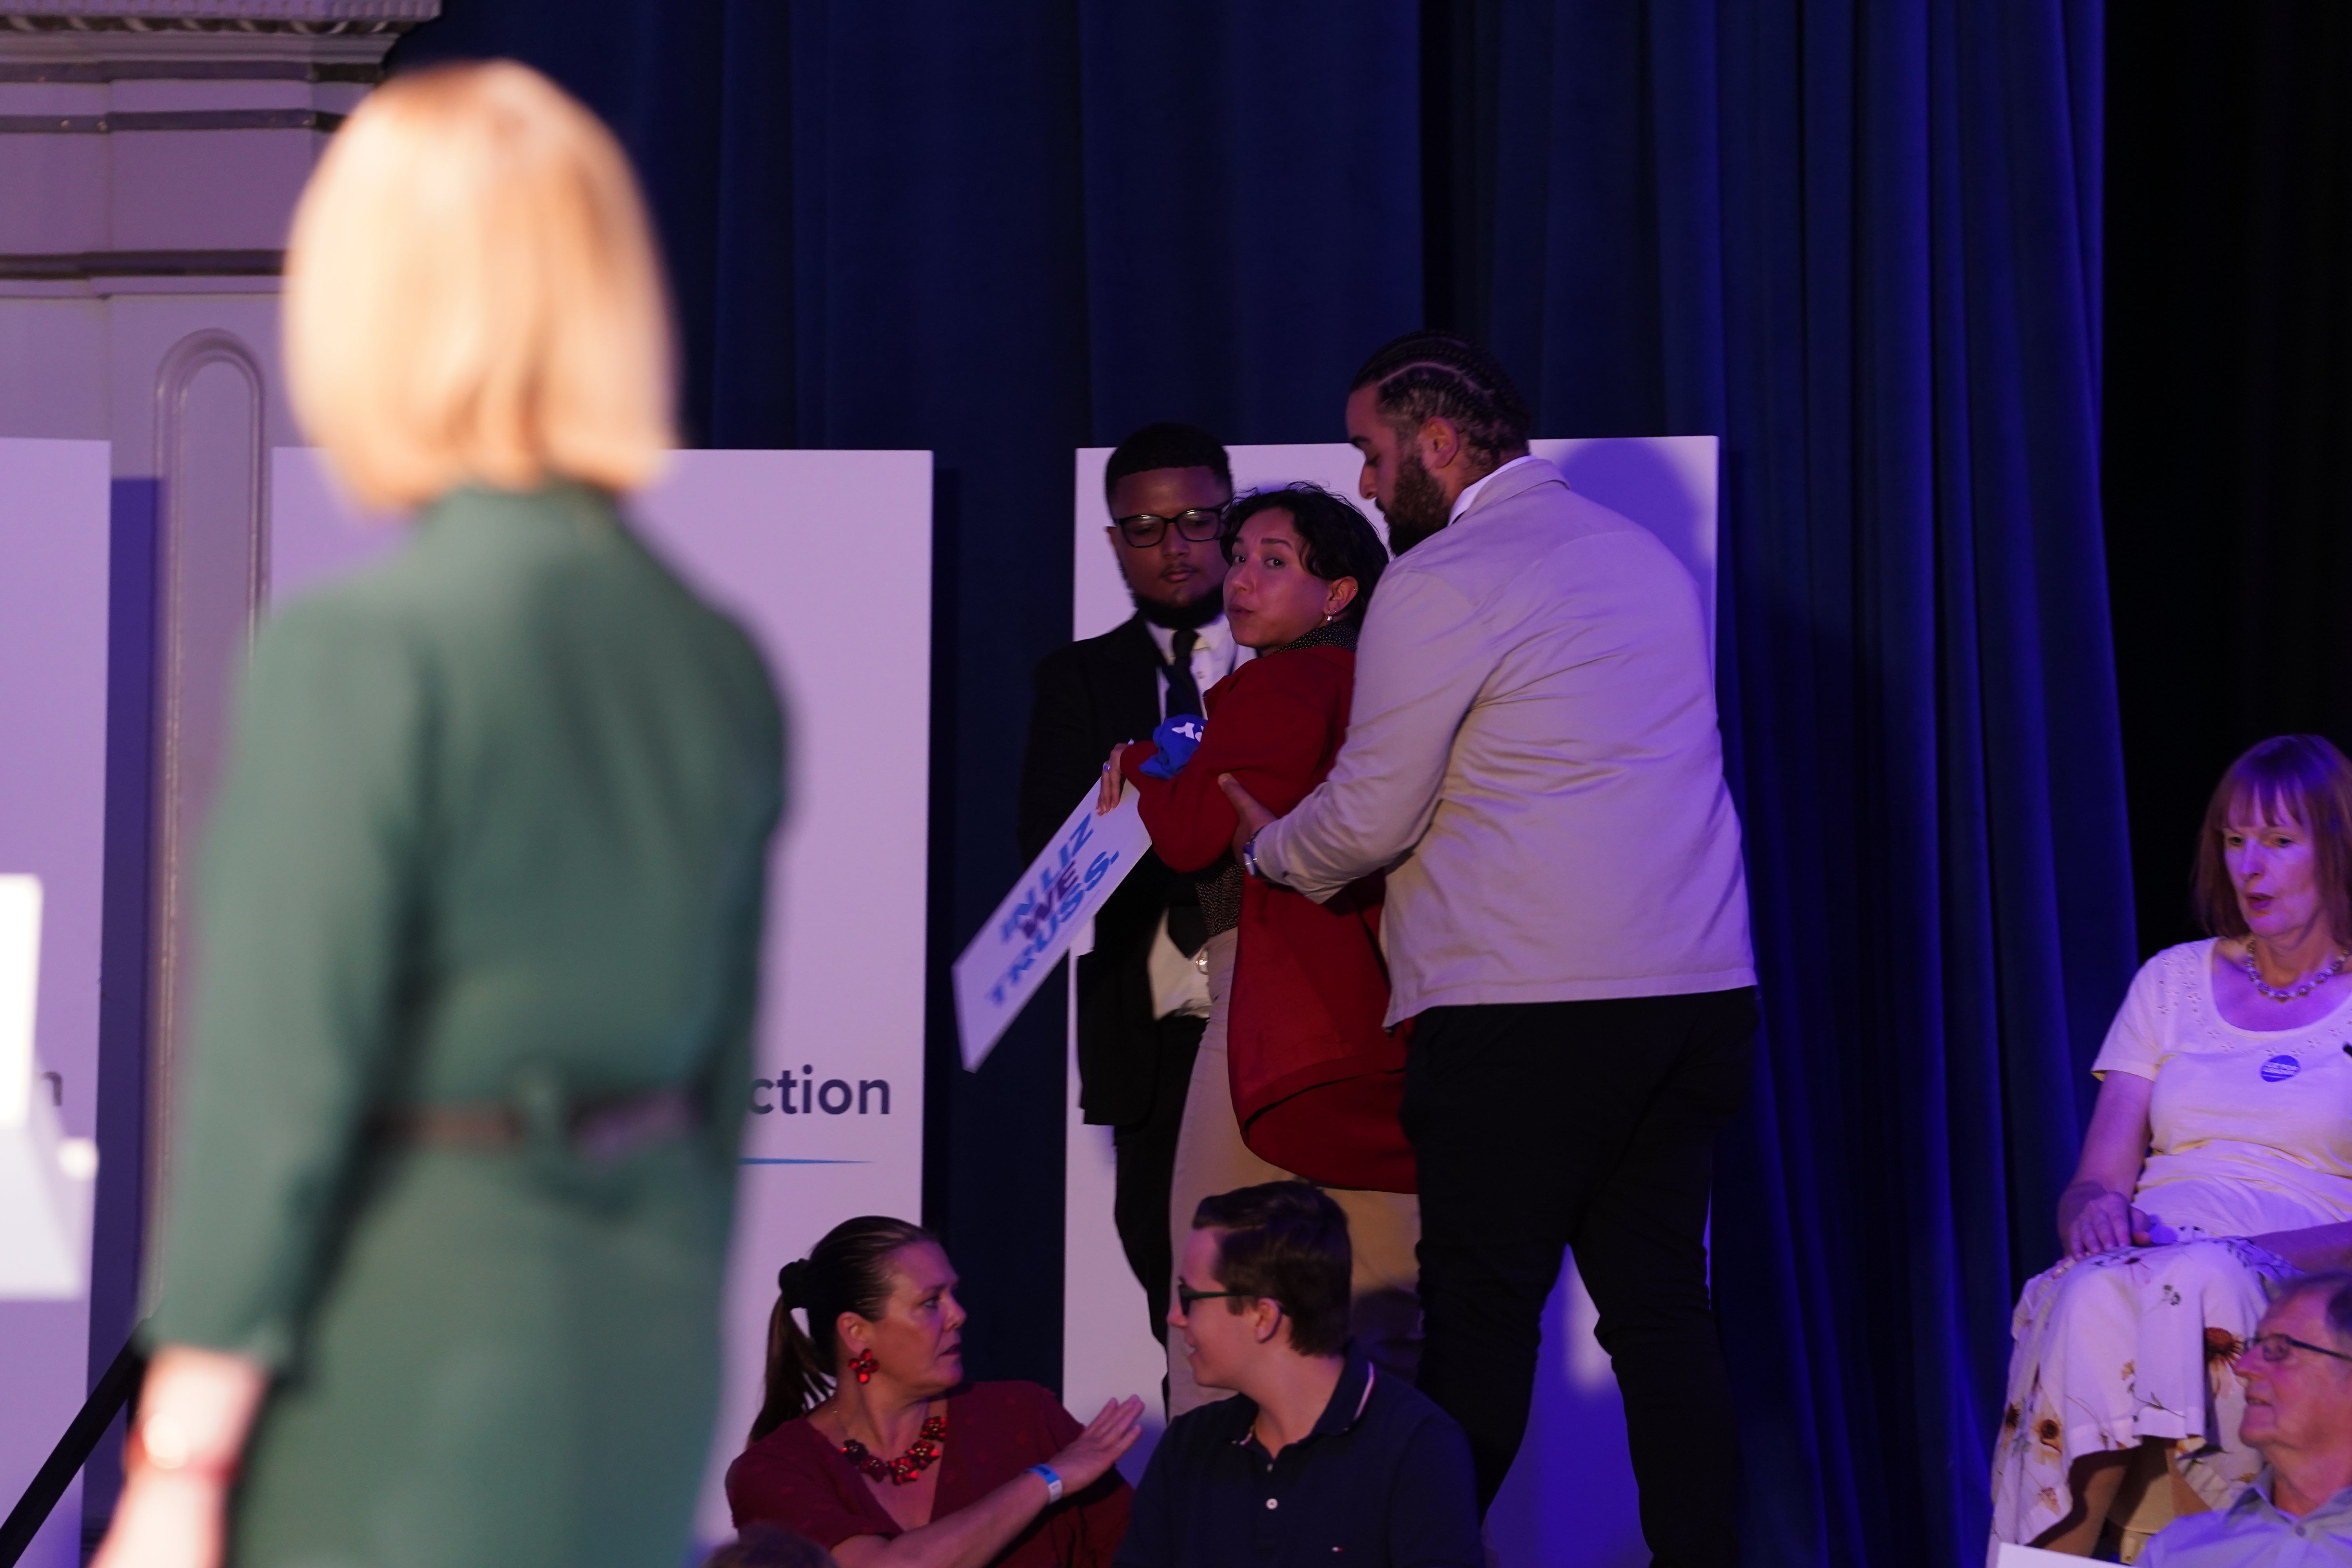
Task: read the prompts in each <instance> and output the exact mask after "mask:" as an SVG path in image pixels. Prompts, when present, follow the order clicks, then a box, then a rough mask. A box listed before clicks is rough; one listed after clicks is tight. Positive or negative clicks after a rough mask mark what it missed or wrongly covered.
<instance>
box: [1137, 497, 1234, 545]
mask: <svg viewBox="0 0 2352 1568" xmlns="http://www.w3.org/2000/svg"><path fill="white" fill-rule="evenodd" d="M1111 521H1112V523H1113V524H1115V525H1116V526H1117V527H1118V536H1119V537H1120V538H1121V539H1123V540H1125V541H1126V542H1128V543H1129V544H1131V545H1133V546H1134V547H1135V548H1136V549H1138V550H1149V549H1150V548H1151V547H1152V546H1153V545H1155V544H1157V543H1159V542H1160V541H1161V540H1163V539H1165V538H1167V537H1168V525H1169V524H1171V523H1173V524H1175V525H1176V536H1177V537H1178V538H1179V539H1189V540H1191V541H1192V542H1193V543H1195V544H1206V543H1208V542H1210V541H1212V540H1213V539H1215V538H1216V537H1217V536H1218V535H1219V534H1221V533H1223V532H1224V531H1225V509H1224V508H1223V507H1221V506H1216V507H1209V506H1196V507H1192V508H1191V509H1189V510H1184V511H1180V512H1178V513H1177V514H1176V515H1175V516H1174V517H1162V516H1160V514H1159V513H1158V512H1156V511H1139V512H1137V513H1136V514H1135V515H1134V516H1132V517H1115V518H1112V519H1111Z"/></svg>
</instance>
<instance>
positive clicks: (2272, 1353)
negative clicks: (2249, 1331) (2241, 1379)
mask: <svg viewBox="0 0 2352 1568" xmlns="http://www.w3.org/2000/svg"><path fill="white" fill-rule="evenodd" d="M2246 1348H2247V1349H2248V1350H2250V1351H2252V1352H2254V1353H2255V1354H2257V1355H2259V1356H2261V1357H2262V1358H2263V1360H2264V1361H2266V1362H2269V1363H2271V1364H2272V1365H2273V1366H2275V1365H2277V1364H2278V1363H2280V1362H2283V1361H2284V1360H2286V1358H2287V1357H2289V1356H2291V1355H2293V1354H2294V1352H2297V1351H2309V1352H2311V1353H2312V1354H2314V1355H2324V1356H2327V1357H2329V1358H2331V1359H2332V1360H2336V1361H2352V1355H2346V1354H2345V1353H2344V1352H2342V1351H2332V1350H2329V1349H2328V1348H2327V1347H2326V1345H2315V1344H2313V1343H2312V1342H2310V1341H2308V1340H2299V1339H2296V1338H2295V1337H2294V1335H2293V1334H2256V1335H2255V1336H2254V1337H2253V1338H2252V1339H2250V1340H2248V1341H2247V1342H2246Z"/></svg>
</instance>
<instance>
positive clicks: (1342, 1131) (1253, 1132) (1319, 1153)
mask: <svg viewBox="0 0 2352 1568" xmlns="http://www.w3.org/2000/svg"><path fill="white" fill-rule="evenodd" d="M1355 682H1356V656H1355V654H1354V653H1352V652H1351V651H1349V650H1348V649H1346V648H1340V647H1304V648H1292V649H1288V650H1286V651H1283V652H1277V653H1270V654H1266V655H1265V656H1264V657H1262V658H1255V659H1252V660H1250V661H1249V662H1248V663H1246V664H1244V665H1242V666H1241V667H1240V668H1237V669H1235V670H1234V672H1233V674H1231V675H1229V676H1227V677H1225V679H1223V680H1221V681H1219V682H1217V684H1216V685H1214V686H1213V687H1211V688H1210V689H1209V692H1208V695H1207V697H1206V699H1205V700H1204V701H1203V704H1202V705H1203V706H1204V707H1205V708H1207V710H1208V712H1207V714H1206V715H1205V717H1206V718H1207V721H1208V723H1207V726H1206V729H1205V731H1203V733H1202V739H1201V745H1200V749H1199V750H1197V751H1195V752H1193V753H1192V760H1191V761H1190V762H1188V763H1185V765H1184V767H1183V770H1182V771H1181V772H1180V773H1178V774H1177V775H1176V776H1175V777H1174V778H1172V779H1159V778H1153V777H1151V776H1150V775H1149V774H1147V773H1144V772H1143V771H1142V767H1143V764H1144V763H1146V762H1148V761H1150V758H1151V757H1152V755H1153V754H1154V753H1155V752H1157V750H1158V748H1157V747H1156V746H1154V745H1153V744H1151V742H1141V743H1139V744H1137V745H1133V746H1129V748H1128V749H1127V750H1126V752H1124V753H1122V754H1121V756H1120V758H1119V769H1120V772H1122V773H1125V774H1126V776H1127V778H1128V780H1129V783H1130V784H1133V785H1134V786H1135V788H1136V789H1137V791H1138V792H1139V795H1140V796H1141V799H1140V801H1139V805H1140V806H1141V809H1142V813H1143V822H1144V826H1147V827H1149V828H1150V830H1151V847H1152V848H1153V849H1154V850H1155V851H1156V852H1157V853H1158V854H1159V856H1160V858H1161V859H1162V860H1165V861H1166V862H1167V863H1168V864H1169V865H1171V866H1172V867H1174V868H1176V869H1177V870H1180V871H1199V870H1205V869H1206V868H1208V867H1210V866H1212V865H1213V864H1215V863H1216V860H1217V858H1218V857H1219V856H1221V855H1223V853H1225V851H1227V850H1228V849H1230V848H1231V847H1233V839H1234V827H1235V826H1237V820H1236V818H1235V816H1234V808H1233V806H1232V805H1231V804H1230V803H1229V802H1227V801H1226V799H1225V795H1224V792H1223V790H1221V789H1219V788H1218V787H1217V775H1218V774H1220V773H1231V774H1233V775H1234V781H1235V782H1236V783H1238V784H1241V786H1242V787H1243V788H1244V789H1246V790H1248V791H1249V793H1250V794H1251V795H1254V796H1255V797H1256V798H1257V799H1258V800H1259V801H1260V802H1262V803H1263V804H1264V805H1265V807H1266V809H1268V810H1269V811H1272V812H1275V813H1276V814H1277V815H1278V814H1280V813H1283V812H1286V811H1288V810H1290V809H1291V807H1293V806H1295V805H1297V804H1298V803H1299V802H1300V801H1302V800H1304V799H1306V798H1307V792H1308V791H1310V790H1312V789H1313V788H1314V787H1315V786H1316V785H1317V784H1321V783H1322V782H1323V778H1324V775H1325V774H1327V773H1329V772H1330V771H1331V763H1332V760H1333V759H1334V758H1336V757H1337V756H1338V755H1339V742H1341V741H1342V740H1344V739H1346V737H1347V733H1348V710H1349V700H1350V698H1351V697H1352V695H1353V693H1354V690H1355ZM1380 929H1381V879H1379V878H1377V877H1373V878H1368V879H1365V880H1364V881H1362V882H1359V883H1357V884H1355V885H1354V886H1353V887H1350V888H1349V889H1346V890H1345V891H1344V892H1342V893H1340V894H1339V895H1338V896H1337V897H1335V898H1333V899H1332V900H1330V902H1328V903H1325V904H1318V903H1317V902H1316V901H1315V900H1312V899H1309V898H1307V897H1306V896H1305V895H1304V894H1300V893H1294V892H1292V891H1290V890H1289V889H1286V888H1277V887H1275V886H1273V885H1272V884H1270V883H1267V882H1264V881H1261V880H1259V879H1256V878H1255V877H1253V878H1250V879H1248V880H1247V881H1245V882H1244V883H1243V884H1242V914H1241V931H1240V942H1239V946H1238V948H1237V950H1236V952H1235V955H1234V990H1233V996H1232V998H1231V999H1230V1001H1229V1002H1228V1004H1227V1021H1226V1061H1227V1066H1228V1072H1229V1074H1230V1076H1231V1079H1232V1084H1233V1095H1234V1115H1235V1117H1236V1118H1237V1119H1238V1120H1239V1121H1240V1122H1241V1130H1242V1141H1243V1142H1245V1143H1247V1144H1248V1145H1249V1147H1250V1149H1251V1151H1252V1152H1255V1153H1256V1154H1257V1155H1258V1156H1259V1157H1260V1158H1261V1159H1264V1160H1266V1161H1268V1162H1270V1163H1274V1164H1276V1165H1279V1166H1281V1167H1282V1168H1283V1169H1284V1170H1286V1171H1295V1172H1297V1173H1298V1174H1300V1175H1302V1176H1304V1177H1306V1178H1307V1179H1308V1180H1309V1181H1314V1182H1320V1183H1323V1184H1327V1185H1329V1186H1335V1187H1369V1188H1372V1189H1375V1190H1378V1191H1383V1192H1392V1193H1409V1192H1412V1191H1413V1190H1414V1180H1413V1163H1412V1145H1411V1144H1409V1143H1407V1142H1405V1138H1404V1131H1403V1129H1402V1126H1401V1125H1400V1123H1399V1121H1398V1111H1399V1109H1400V1107H1401V1106H1402V1102H1403V1098H1404V1037H1403V1034H1402V1031H1400V1032H1399V1033H1398V1034H1397V1035H1395V1036H1391V1035H1390V1034H1389V1032H1388V1031H1387V1030H1385V1029H1383V1028H1382V1027H1381V1016H1382V1015H1384V1014H1385V1013H1386V1012H1387V1011H1388V1005H1389V977H1388V966H1387V964H1386V963H1384V962H1383V961H1382V959H1381V945H1380Z"/></svg>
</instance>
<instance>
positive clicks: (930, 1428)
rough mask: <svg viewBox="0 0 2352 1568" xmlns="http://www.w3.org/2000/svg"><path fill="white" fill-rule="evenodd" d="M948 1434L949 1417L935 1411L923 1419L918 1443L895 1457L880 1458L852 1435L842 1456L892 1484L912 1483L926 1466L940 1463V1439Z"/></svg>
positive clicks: (875, 1476)
mask: <svg viewBox="0 0 2352 1568" xmlns="http://www.w3.org/2000/svg"><path fill="white" fill-rule="evenodd" d="M947 1435H948V1418H947V1417H946V1416H944V1415H934V1416H932V1417H931V1418H930V1419H929V1420H928V1421H925V1422H924V1423H923V1429H922V1431H921V1433H920V1434H919V1435H918V1436H916V1438H915V1446H914V1447H911V1448H909V1449H908V1450H907V1451H906V1452H905V1453H903V1454H901V1455H899V1456H898V1458H895V1459H877V1458H875V1457H874V1456H873V1454H872V1453H871V1452H870V1451H868V1450H867V1448H866V1445H865V1444H863V1443H861V1442H859V1441H858V1440H857V1439H856V1438H855V1437H852V1438H850V1439H849V1441H847V1442H845V1443H844V1444H843V1445H842V1446H841V1457H842V1458H845V1459H847V1460H848V1461H849V1462H850V1463H851V1464H853V1465H855V1466H856V1467H857V1468H859V1469H860V1470H862V1471H864V1472H865V1473H866V1474H867V1475H869V1476H871V1477H873V1478H874V1479H876V1480H877V1481H888V1482H889V1483H890V1484H891V1485H892V1486H899V1487H903V1486H908V1485H911V1484H912V1483H913V1482H914V1480H915V1479H917V1478H918V1477H919V1476H920V1475H921V1474H922V1473H923V1472H924V1471H925V1470H927V1469H929V1468H931V1467H932V1466H933V1465H935V1464H937V1463H939V1458H940V1438H942V1437H945V1436H947Z"/></svg>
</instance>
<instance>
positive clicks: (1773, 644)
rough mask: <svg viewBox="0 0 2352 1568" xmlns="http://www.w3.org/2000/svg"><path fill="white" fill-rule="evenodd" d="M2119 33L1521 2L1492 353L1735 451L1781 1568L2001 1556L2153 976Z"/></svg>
mask: <svg viewBox="0 0 2352 1568" xmlns="http://www.w3.org/2000/svg"><path fill="white" fill-rule="evenodd" d="M2101 26H2102V12H2101V5H2100V4H2099V3H2098V0H1878V3H1874V4H1867V5H1864V4H1859V3H1827V4H1824V3H1819V0H1723V3H1717V0H1658V3H1654V4H1651V5H1644V6H1638V7H1637V6H1630V5H1545V4H1538V3H1533V0H1501V3H1499V4H1487V5H1476V6H1474V7H1465V8H1464V10H1463V12H1462V13H1461V14H1460V16H1459V17H1458V19H1457V26H1455V27H1454V30H1453V32H1452V33H1451V35H1450V38H1449V41H1448V47H1449V48H1450V49H1451V50H1452V52H1453V55H1454V58H1453V60H1452V61H1451V62H1450V68H1452V69H1453V70H1454V72H1455V73H1456V75H1457V76H1460V77H1466V78H1468V79H1474V80H1476V81H1478V82H1480V83H1481V84H1482V87H1483V91H1482V92H1480V93H1479V94H1478V95H1477V96H1476V100H1475V101H1476V102H1477V104H1478V105H1479V106H1480V109H1479V111H1478V112H1477V113H1475V114H1473V115H1472V116H1471V117H1469V118H1468V119H1467V120H1465V121H1463V122H1462V123H1460V124H1458V125H1457V126H1456V127H1455V128H1454V136H1453V139H1452V140H1453V144H1454V146H1455V147H1457V148H1470V149H1474V150H1480V149H1483V150H1485V152H1484V155H1485V156H1487V157H1489V158H1491V163H1492V167H1493V169H1494V171H1495V173H1494V177H1493V185H1492V189H1491V191H1490V192H1487V193H1486V194H1484V195H1482V196H1481V197H1480V199H1479V201H1478V202H1477V203H1476V204H1475V205H1468V206H1467V207H1466V208H1465V210H1466V211H1467V213H1468V216H1471V217H1473V218H1477V219H1484V220H1485V221H1486V223H1487V224H1488V227H1487V228H1486V231H1485V234H1484V235H1483V237H1477V236H1474V238H1481V239H1482V240H1483V244H1484V245H1485V246H1486V247H1487V248H1486V251H1485V252H1484V254H1483V255H1478V256H1475V258H1474V260H1475V264H1476V266H1477V267H1479V268H1483V269H1484V277H1485V279H1486V291H1485V297H1484V298H1483V299H1480V300H1476V301H1475V306H1476V308H1477V309H1478V310H1481V311H1483V312H1484V313H1485V315H1486V320H1485V321H1483V322H1480V323H1478V324H1481V325H1483V326H1484V327H1485V328H1486V331H1488V332H1489V334H1490V335H1491V338H1492V340H1493V342H1495V343H1496V346H1497V348H1498V349H1499V350H1500V351H1501V353H1503V354H1504V355H1505V356H1506V358H1507V360H1508V361H1509V362H1510V363H1513V364H1514V366H1515V367H1516V368H1517V371H1518V373H1519V374H1521V375H1522V376H1523V377H1524V379H1525V380H1526V382H1527V384H1528V387H1529V390H1530V392H1531V394H1532V395H1534V396H1535V397H1536V398H1537V399H1538V404H1539V408H1540V423H1541V425H1542V426H1543V428H1545V429H1547V430H1559V431H1577V432H1580V433H1581V432H1588V431H1591V432H1609V431H1614V432H1625V433H1632V432H1636V431H1649V430H1666V431H1701V432H1704V431H1714V432H1720V433H1721V434H1722V435H1723V436H1724V437H1725V479H1726V481H1727V482H1726V489H1725V496H1726V501H1725V509H1724V561H1725V567H1726V570H1725V572H1724V575H1723V593H1722V603H1721V611H1722V626H1721V642H1720V651H1721V670H1722V678H1723V679H1722V687H1723V697H1724V713H1725V720H1726V729H1727V739H1728V742H1729V744H1730V755H1731V769H1732V773H1733V776H1734V780H1735V784H1736V787H1737V788H1738V792H1739V796H1740V800H1741V803H1742V807H1743V811H1744V816H1745V823H1746V828H1747V834H1748V867H1749V874H1750V878H1751V882H1750V887H1751V889H1752V893H1753V898H1754V907H1755V913H1756V929H1757V942H1758V948H1759V960H1760V963H1761V971H1762V975H1763V1005H1764V1013H1765V1018H1766V1026H1765V1031H1764V1036H1763V1042H1762V1043H1763V1051H1762V1058H1763V1059H1762V1062H1761V1064H1760V1068H1759V1079H1758V1095H1759V1099H1758V1102H1757V1105H1756V1107H1755V1113H1754V1114H1753V1115H1752V1116H1750V1117H1749V1118H1748V1119H1747V1121H1745V1122H1744V1123H1743V1125H1742V1126H1741V1127H1739V1128H1738V1130H1737V1131H1735V1133H1734V1135H1733V1137H1732V1138H1731V1139H1730V1140H1729V1141H1728V1147H1727V1151H1726V1163H1725V1167H1724V1179H1723V1180H1722V1182H1721V1183H1720V1184H1719V1187H1718V1192H1719V1199H1718V1208H1717V1217H1716V1224H1715V1254H1714V1257H1715V1280H1716V1286H1717V1291H1718V1294H1719V1299H1720V1300H1721V1302H1722V1306H1723V1311H1724V1316H1725V1322H1726V1334H1727V1339H1728V1342H1729V1345H1730V1348H1731V1351H1732V1357H1733V1362H1734V1365H1735V1368H1736V1371H1737V1375H1738V1377H1739V1379H1740V1382H1741V1394H1742V1407H1743V1411H1744V1413H1745V1419H1746V1421H1747V1423H1748V1433H1747V1436H1748V1455H1749V1457H1750V1464H1751V1467H1752V1469H1751V1474H1750V1476H1749V1486H1748V1502H1749V1526H1748V1539H1749V1546H1750V1551H1749V1558H1748V1561H1749V1562H1751V1563H1758V1564H1766V1563H1769V1564H1773V1565H1775V1568H1782V1565H1787V1564H1798V1563H1838V1564H1857V1565H1858V1564H1865V1563H1873V1564H1884V1563H1923V1564H1924V1563H1933V1564H1945V1565H1952V1568H1959V1565H1963V1564H1965V1565H1970V1568H1972V1565H1973V1564H1975V1563H1980V1562H1981V1561H1982V1556H1983V1552H1984V1543H1985V1531H1986V1527H1987V1518H1988V1502H1987V1493H1988V1487H1987V1458H1988V1455H1989V1453H1990V1449H1991V1447H1992V1445H1993V1443H1994V1441H1995V1439H1996V1436H1997V1435H1998V1430H1999V1425H2000V1416H2001V1405H2002V1373H2003V1371H2004V1367H2005V1364H2006V1361H2007V1356H2008V1352H2009V1343H2010V1336H2009V1331H2008V1325H2009V1314H2010V1310H2011V1303H2012V1301H2013V1300H2014V1299H2015V1295H2016V1292H2017V1289H2018V1287H2019V1286H2020V1285H2021V1283H2022V1282H2023V1281H2024V1280H2025V1279H2027V1278H2028V1277H2030V1276H2031V1275H2032V1274H2033V1273H2035V1272H2037V1271H2038V1270H2040V1269H2041V1268H2045V1267H2047V1266H2048V1265H2049V1264H2050V1263H2051V1262H2052V1261H2053V1260H2054V1255H2055V1251H2056V1241H2055V1237H2054V1236H2053V1220H2052V1214H2053V1204H2054V1200H2055V1197H2056V1194H2057V1193H2058V1191H2059V1189H2060V1188H2061V1187H2062V1186H2063V1184H2064V1182H2065V1180H2066V1178H2067V1175H2068V1174H2069V1173H2070V1170H2071V1166H2072V1163H2073V1159H2074V1151H2075V1147H2076V1142H2077V1139H2078V1136H2079V1128H2080V1125H2081V1122H2082V1121H2083V1120H2084V1118H2085V1117H2086V1115H2087V1112H2088V1106H2089V1100H2090V1098H2091V1090H2092V1087H2093V1086H2092V1082H2091V1080H2090V1079H2088V1077H2087V1076H2086V1072H2085V1068H2086V1067H2087V1065H2088V1062H2089V1059H2090V1058H2091V1056H2092V1055H2093V1054H2095V1050H2096V1047H2097V1045H2098V1042H2099V1040H2100V1038H2101V1036H2102V1035H2103V1033H2104V1031H2105V1026H2106V1024H2107V1021H2108V1018H2109V1016H2110V1015H2111V1013H2112V1011H2113V1009H2114V1007H2115V1005H2116V1003H2117V1002H2118V1001H2119V1000H2120V998H2121V995H2122V993H2123V990H2124V988H2125V985H2126V984H2127V982H2128V980H2129V977H2130V974H2131V971H2132V968H2133V963H2134V960H2135V956H2136V954H2135V951H2134V942H2133V934H2132V932H2133V916H2132V899H2131V892H2132V889H2131V882H2130V873H2129V863H2128V858H2127V847H2126V834H2125V821H2124V812H2123V805H2122V802H2123V779H2122V767H2121V761H2120V744H2119V739H2118V729H2117V721H2116V695H2115V675H2114V668H2113V658H2112V653H2111V648H2110V643H2109V635H2108V612H2107V600H2106V591H2105V572H2104V565H2103V559H2102V543H2101V526H2100V510H2099V476H2098V469H2097V455H2098V439H2097V437H2098V415H2099V410H2098V402H2097V398H2098V366H2099V293H2098V289H2099V276H2100V265H2099V263H2100V246H2099V234H2100V208H2099V192H2100V177H2101V170H2100V149H2101V142H2100V132H2101V68H2102V61H2101Z"/></svg>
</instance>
